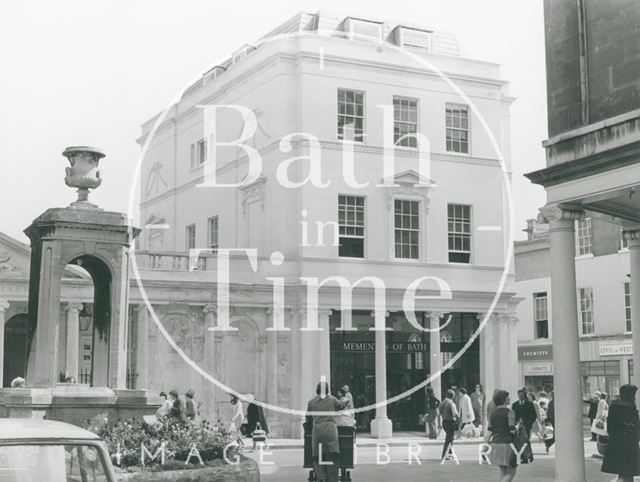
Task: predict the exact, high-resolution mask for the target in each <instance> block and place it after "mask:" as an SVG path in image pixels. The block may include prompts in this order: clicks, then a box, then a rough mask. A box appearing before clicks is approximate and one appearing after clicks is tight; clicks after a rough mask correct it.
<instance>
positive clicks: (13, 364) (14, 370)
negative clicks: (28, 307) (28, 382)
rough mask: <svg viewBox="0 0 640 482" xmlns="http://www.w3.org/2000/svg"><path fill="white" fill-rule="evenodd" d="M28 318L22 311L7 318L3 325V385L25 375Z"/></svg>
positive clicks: (8, 384) (6, 385)
mask: <svg viewBox="0 0 640 482" xmlns="http://www.w3.org/2000/svg"><path fill="white" fill-rule="evenodd" d="M28 323H29V318H28V316H27V314H25V313H23V314H20V315H15V316H12V317H11V318H9V320H8V321H7V322H6V323H5V325H4V371H3V386H5V387H10V386H11V380H13V379H14V378H16V377H22V378H25V377H26V375H27V333H28V330H29V328H28V327H29V324H28Z"/></svg>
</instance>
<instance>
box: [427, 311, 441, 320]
mask: <svg viewBox="0 0 640 482" xmlns="http://www.w3.org/2000/svg"><path fill="white" fill-rule="evenodd" d="M426 315H427V317H428V318H429V321H434V320H437V321H440V319H441V318H442V317H443V316H444V315H445V313H444V312H442V311H427V312H426Z"/></svg>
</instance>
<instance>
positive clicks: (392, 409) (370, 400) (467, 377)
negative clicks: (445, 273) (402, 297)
mask: <svg viewBox="0 0 640 482" xmlns="http://www.w3.org/2000/svg"><path fill="white" fill-rule="evenodd" d="M450 316H451V318H450V319H449V318H448V316H447V317H445V322H443V324H442V325H443V328H442V329H441V332H440V340H441V343H440V351H441V357H442V363H443V365H444V364H446V363H448V361H449V360H451V358H452V357H453V356H454V355H455V354H456V353H457V352H458V351H459V350H460V349H461V348H462V347H463V346H464V344H465V343H466V341H467V340H468V339H469V337H470V336H471V335H472V334H473V332H474V331H475V329H476V328H477V326H478V319H477V315H476V314H475V313H452V314H451V315H450ZM417 317H418V320H419V322H420V323H421V325H422V326H428V324H427V321H426V315H425V314H418V316H417ZM352 319H353V326H354V328H357V331H339V330H336V329H337V328H338V327H339V326H340V313H339V312H334V314H333V315H332V317H331V319H330V327H331V383H332V388H333V390H334V391H336V390H337V389H338V388H339V387H340V386H342V385H345V384H347V385H349V387H350V389H351V393H352V395H353V398H354V404H355V406H356V408H357V407H363V406H367V405H372V404H374V403H375V402H376V393H375V375H376V374H375V347H376V344H375V332H373V331H369V328H370V327H371V326H372V318H371V317H370V315H369V313H368V312H356V311H354V312H353V313H352ZM447 321H448V323H447ZM445 323H446V325H445ZM387 326H390V327H392V328H393V331H388V332H387V333H386V352H387V354H386V359H387V373H386V379H387V398H391V397H395V396H398V395H402V394H403V393H405V392H407V391H408V390H410V389H411V388H413V387H415V386H416V385H419V384H420V383H423V382H424V381H425V380H427V379H428V378H429V376H430V373H431V372H430V363H429V360H430V353H431V347H430V334H429V332H425V331H422V330H418V329H416V328H415V327H413V326H412V325H411V324H410V323H409V322H408V321H407V320H406V318H405V317H404V314H403V313H391V314H390V315H389V319H388V324H387ZM478 346H479V344H478V342H477V341H476V342H475V343H473V344H472V345H471V347H470V349H469V350H467V352H465V354H464V355H463V356H462V357H461V358H460V359H459V360H458V362H457V363H455V364H454V365H453V367H452V368H451V369H450V370H446V371H444V373H443V374H442V377H441V379H440V380H439V381H434V384H435V383H441V386H442V389H443V390H445V389H447V388H449V387H463V386H464V387H466V388H467V389H471V390H472V389H473V387H474V386H475V384H477V383H478V382H479V379H480V372H479V358H480V357H479V348H478ZM425 391H426V390H425V389H420V390H417V391H416V392H414V393H412V394H410V395H407V396H403V397H401V398H400V400H398V401H396V402H394V403H392V404H390V405H389V406H388V416H389V418H390V419H391V421H392V423H393V429H394V430H395V431H398V430H423V429H424V425H423V424H421V423H420V418H421V415H423V414H424V413H425V410H424V407H425ZM374 417H375V410H372V411H371V412H367V413H358V414H357V416H356V421H357V428H358V430H359V431H364V432H366V431H369V430H370V428H371V420H372V419H373V418H374Z"/></svg>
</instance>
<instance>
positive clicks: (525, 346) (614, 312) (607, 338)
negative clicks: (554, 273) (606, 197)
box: [515, 217, 633, 398]
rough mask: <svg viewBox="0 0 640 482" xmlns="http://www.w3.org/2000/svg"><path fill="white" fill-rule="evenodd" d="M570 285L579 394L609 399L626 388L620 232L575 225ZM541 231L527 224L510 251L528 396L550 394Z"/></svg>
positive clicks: (594, 221) (625, 288)
mask: <svg viewBox="0 0 640 482" xmlns="http://www.w3.org/2000/svg"><path fill="white" fill-rule="evenodd" d="M576 224H577V226H576V258H575V265H576V268H575V269H576V286H577V292H576V296H575V303H576V304H577V306H578V319H579V321H578V330H579V335H580V378H581V382H582V395H583V397H584V398H589V397H590V396H591V395H592V394H593V392H594V391H596V390H598V391H601V392H606V393H608V394H610V395H614V394H616V393H617V392H618V388H619V387H620V385H622V384H624V383H631V380H632V375H633V358H632V347H631V325H632V318H631V296H630V287H631V283H630V272H629V249H628V247H627V242H626V241H625V239H624V237H623V235H622V232H621V230H620V226H619V225H617V224H615V223H611V222H609V221H605V220H602V219H600V218H591V217H586V218H585V219H583V220H581V221H576ZM547 228H548V225H544V224H543V225H540V224H538V223H537V222H536V221H535V220H530V221H529V225H528V227H527V233H528V239H526V240H524V241H517V242H516V244H515V266H516V287H517V296H518V298H520V299H521V300H522V301H521V302H520V303H519V304H518V308H517V312H518V320H519V324H518V362H519V368H520V383H521V384H522V385H523V386H526V387H528V388H529V389H530V390H531V391H533V392H534V393H537V392H540V391H545V392H550V391H552V390H553V389H554V383H553V373H554V362H553V331H554V330H553V325H554V323H553V317H552V312H553V310H552V309H551V306H552V304H553V301H554V300H553V299H552V297H551V294H552V293H551V279H550V270H551V265H550V260H549V257H550V245H549V231H548V229H547Z"/></svg>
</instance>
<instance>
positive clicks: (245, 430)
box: [240, 423, 250, 437]
mask: <svg viewBox="0 0 640 482" xmlns="http://www.w3.org/2000/svg"><path fill="white" fill-rule="evenodd" d="M240 433H241V434H242V435H244V436H245V437H248V436H249V435H250V434H249V424H248V423H243V424H242V425H240Z"/></svg>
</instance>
